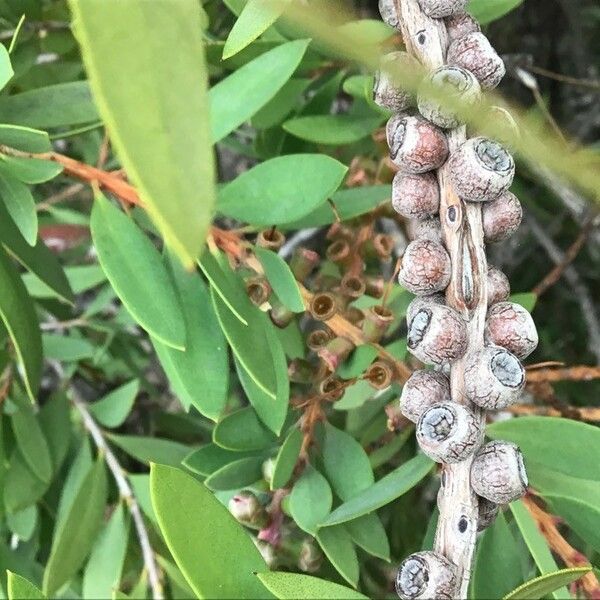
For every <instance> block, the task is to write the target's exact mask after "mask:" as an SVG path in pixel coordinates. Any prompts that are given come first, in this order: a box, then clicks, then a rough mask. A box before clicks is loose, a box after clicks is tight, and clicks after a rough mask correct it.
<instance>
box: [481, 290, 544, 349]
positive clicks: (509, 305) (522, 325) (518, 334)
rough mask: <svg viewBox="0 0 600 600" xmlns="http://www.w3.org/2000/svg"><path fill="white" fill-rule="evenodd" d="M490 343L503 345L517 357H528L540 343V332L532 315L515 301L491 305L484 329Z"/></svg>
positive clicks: (486, 340) (487, 341) (487, 342)
mask: <svg viewBox="0 0 600 600" xmlns="http://www.w3.org/2000/svg"><path fill="white" fill-rule="evenodd" d="M484 337H485V342H486V344H488V345H495V346H502V347H503V348H506V349H507V350H508V351H509V352H512V353H513V354H514V355H515V356H516V357H517V358H519V359H521V360H523V359H524V358H527V357H528V356H529V355H530V354H531V353H532V352H533V351H534V350H535V349H536V348H537V345H538V341H539V338H538V332H537V329H536V327H535V323H534V322H533V319H532V318H531V315H530V314H529V313H528V312H527V311H526V310H525V309H524V308H523V307H522V306H521V305H520V304H516V303H514V302H498V303H497V304H493V305H492V306H490V308H489V310H488V315H487V320H486V323H485V331H484Z"/></svg>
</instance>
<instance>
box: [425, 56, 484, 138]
mask: <svg viewBox="0 0 600 600" xmlns="http://www.w3.org/2000/svg"><path fill="white" fill-rule="evenodd" d="M432 87H433V88H436V89H437V88H439V91H438V94H439V95H441V96H442V97H443V98H445V99H447V100H450V102H451V106H447V105H446V104H445V103H442V102H441V101H440V100H438V98H432V97H431V88H432ZM480 97H481V88H480V86H479V83H478V82H477V79H476V78H475V76H474V75H473V74H472V73H471V72H470V71H467V70H465V69H462V68H461V67H456V66H443V67H439V68H438V69H436V70H435V71H433V72H432V73H430V74H429V76H428V77H426V78H425V79H424V83H423V84H422V85H421V86H420V88H419V93H418V97H417V105H418V107H419V112H420V113H421V115H423V116H424V117H425V118H426V119H427V120H428V121H431V122H432V123H435V124H436V125H437V126H438V127H441V128H443V129H453V128H454V127H458V126H459V125H460V124H461V119H460V117H459V115H458V114H457V111H456V109H455V108H454V107H453V106H452V103H453V102H455V103H458V102H460V104H461V106H462V107H467V106H472V105H473V104H475V103H476V102H477V101H478V100H479V98H480Z"/></svg>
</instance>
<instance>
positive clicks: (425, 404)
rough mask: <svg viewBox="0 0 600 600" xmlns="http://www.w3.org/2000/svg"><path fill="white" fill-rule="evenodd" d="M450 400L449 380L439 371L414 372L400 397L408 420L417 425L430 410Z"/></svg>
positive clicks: (401, 408)
mask: <svg viewBox="0 0 600 600" xmlns="http://www.w3.org/2000/svg"><path fill="white" fill-rule="evenodd" d="M450 399H451V396H450V381H449V380H448V378H447V377H446V376H445V375H444V374H443V373H439V372H438V371H426V370H424V369H422V370H419V371H414V372H413V374H412V375H411V376H410V377H409V379H408V381H407V382H406V383H405V384H404V387H403V388H402V395H401V396H400V410H401V412H402V414H403V415H404V416H405V417H406V418H407V419H410V420H411V421H412V422H413V423H416V422H417V421H418V420H419V419H420V418H421V415H422V414H423V413H424V412H425V411H426V410H427V409H428V408H430V407H431V406H433V405H434V404H438V403H440V402H448V401H449V400H450Z"/></svg>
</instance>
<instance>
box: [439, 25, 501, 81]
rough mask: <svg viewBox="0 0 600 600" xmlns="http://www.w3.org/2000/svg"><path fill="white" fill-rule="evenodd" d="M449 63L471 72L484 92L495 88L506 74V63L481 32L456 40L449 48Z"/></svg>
mask: <svg viewBox="0 0 600 600" xmlns="http://www.w3.org/2000/svg"><path fill="white" fill-rule="evenodd" d="M446 60H447V62H448V64H449V65H456V66H458V67H462V68H463V69H466V70H467V71H470V72H471V73H473V75H475V77H476V78H477V81H479V85H480V86H481V87H482V89H484V90H491V89H493V88H495V87H496V86H497V85H498V84H499V83H500V82H501V81H502V78H503V77H504V75H505V74H506V67H505V66H504V61H503V60H502V59H501V58H500V57H499V56H498V53H497V52H496V51H495V50H494V48H492V45H491V44H490V42H489V40H488V39H487V38H486V37H485V35H483V33H480V32H474V33H468V34H467V35H465V36H463V37H461V38H458V39H457V40H454V41H453V42H452V43H451V44H450V47H449V48H448V57H447V59H446Z"/></svg>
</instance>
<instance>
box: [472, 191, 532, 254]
mask: <svg viewBox="0 0 600 600" xmlns="http://www.w3.org/2000/svg"><path fill="white" fill-rule="evenodd" d="M482 217H483V234H484V236H485V241H486V242H488V243H491V242H502V241H503V240H505V239H507V238H509V237H510V236H511V235H512V234H513V233H514V232H515V231H516V230H517V229H519V226H520V225H521V220H522V219H523V208H522V206H521V203H520V202H519V199H518V198H517V197H516V196H515V195H514V194H513V193H512V192H504V193H503V194H500V196H498V197H497V198H496V199H495V200H492V201H490V202H486V203H485V204H484V205H483V208H482Z"/></svg>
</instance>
